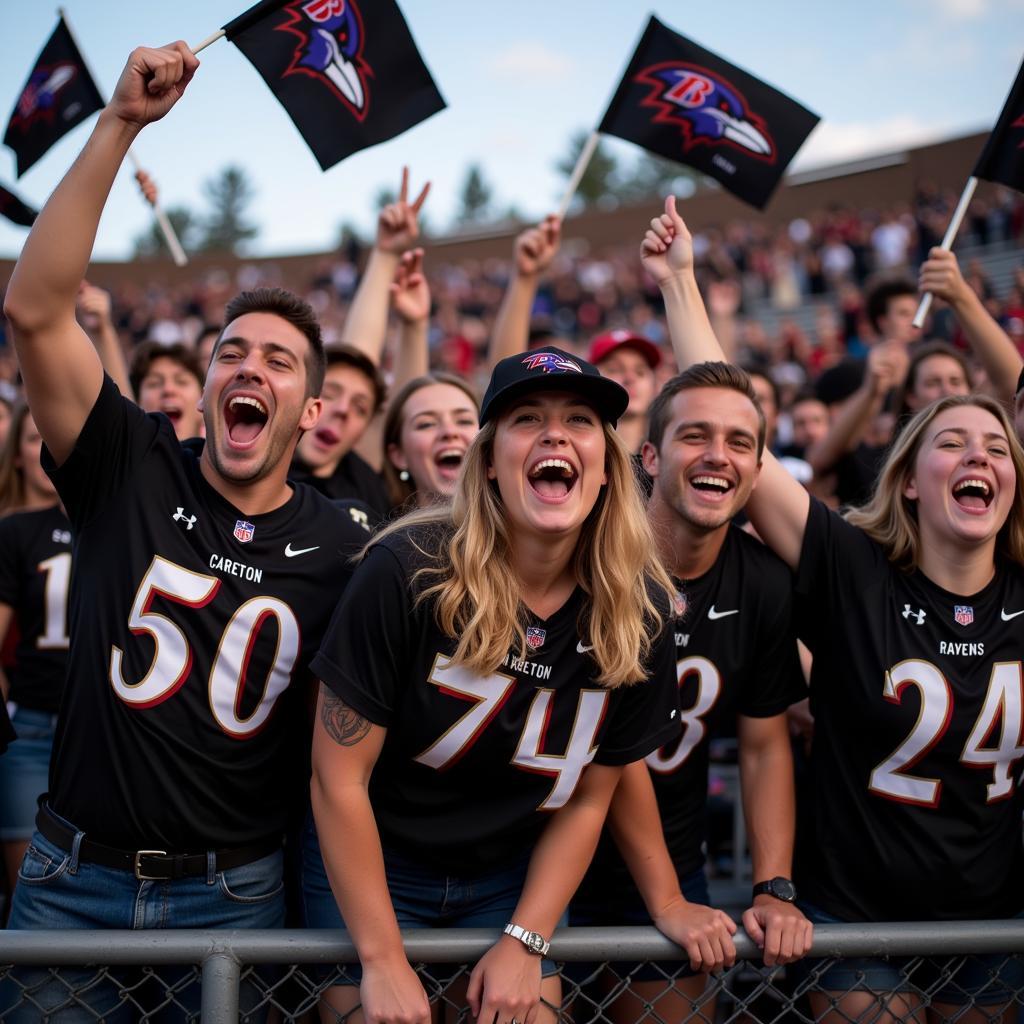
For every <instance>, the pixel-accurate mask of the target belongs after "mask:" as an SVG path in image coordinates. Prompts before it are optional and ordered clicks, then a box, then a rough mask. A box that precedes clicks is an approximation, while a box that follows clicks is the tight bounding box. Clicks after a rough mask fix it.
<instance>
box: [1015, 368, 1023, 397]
mask: <svg viewBox="0 0 1024 1024" xmlns="http://www.w3.org/2000/svg"><path fill="white" fill-rule="evenodd" d="M1021 391H1024V370H1021V371H1020V376H1019V377H1018V378H1017V390H1016V391H1014V394H1015V395H1019V394H1020V393H1021Z"/></svg>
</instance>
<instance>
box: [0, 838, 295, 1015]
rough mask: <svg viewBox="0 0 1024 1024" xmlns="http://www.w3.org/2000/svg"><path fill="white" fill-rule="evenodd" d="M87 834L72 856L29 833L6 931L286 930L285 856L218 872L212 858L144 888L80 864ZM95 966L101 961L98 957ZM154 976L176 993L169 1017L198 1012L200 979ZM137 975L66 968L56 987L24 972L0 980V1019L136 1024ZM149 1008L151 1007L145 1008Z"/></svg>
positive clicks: (251, 994) (169, 972) (162, 996)
mask: <svg viewBox="0 0 1024 1024" xmlns="http://www.w3.org/2000/svg"><path fill="white" fill-rule="evenodd" d="M83 835H84V833H81V832H79V833H78V834H77V835H76V837H75V842H74V843H73V844H72V845H73V849H72V850H64V849H62V848H61V847H60V846H57V845H56V844H55V843H52V842H50V840H48V839H47V838H45V836H43V835H41V834H40V833H39V832H36V833H35V834H34V835H33V837H32V840H31V843H30V845H29V848H28V850H27V851H26V853H25V858H24V860H23V861H22V865H21V869H20V870H19V872H18V884H17V886H16V887H15V890H14V901H13V904H12V907H11V919H10V922H9V923H8V928H9V929H54V930H61V931H63V930H68V929H80V928H96V929H103V928H129V929H135V928H280V927H281V926H282V925H283V923H284V882H283V879H282V865H283V855H282V853H281V852H280V851H276V852H274V853H272V854H270V855H269V856H266V857H262V858H260V859H259V860H255V861H252V862H251V863H249V864H244V865H242V866H241V867H237V868H231V869H229V870H227V871H217V870H216V863H215V858H214V855H213V854H212V853H211V854H210V856H209V863H210V869H209V871H208V872H207V874H206V875H205V876H201V877H193V878H179V879H175V880H174V881H139V880H138V879H137V878H136V877H135V876H134V874H132V873H131V872H128V871H120V870H116V869H114V868H107V867H103V866H101V865H98V864H91V863H87V862H86V861H82V860H79V857H78V844H79V843H80V842H81V839H82V837H83ZM97 960H98V961H100V962H101V963H102V960H103V957H102V953H100V954H99V955H98V956H97ZM156 974H157V975H158V977H159V978H160V980H161V981H162V982H163V986H162V988H163V989H171V988H174V989H175V991H174V993H173V1002H172V1003H171V1004H170V1005H169V1007H168V1011H167V1012H168V1014H169V1015H170V1019H181V1018H182V1017H183V1016H185V1013H186V1012H197V1011H198V1008H199V1001H200V988H199V984H198V978H196V980H195V981H191V982H190V981H189V980H188V979H189V975H188V973H187V972H183V971H182V970H181V969H180V968H176V967H171V968H167V969H165V968H157V969H156ZM140 977H141V975H140V974H139V972H137V971H135V972H132V971H126V972H120V971H119V972H118V973H117V975H116V976H115V975H113V974H111V975H107V976H106V977H104V976H102V974H101V972H100V971H96V970H67V971H61V972H60V978H59V980H58V979H55V978H54V976H53V975H52V974H51V973H50V972H49V971H47V970H40V969H37V968H18V969H17V970H15V971H13V972H12V974H11V976H10V977H9V978H7V979H5V980H4V981H3V982H0V1019H3V1020H4V1021H20V1020H25V1021H28V1020H39V1019H40V1016H41V1012H40V1011H41V1010H43V1011H45V1012H47V1013H49V1014H51V1015H52V1016H50V1017H49V1018H48V1019H50V1020H53V1021H55V1022H60V1024H64V1022H72V1021H78V1020H89V1021H94V1020H95V1019H96V1017H97V1016H102V1017H103V1019H104V1020H122V1019H123V1020H125V1021H133V1020H138V1019H139V1017H140V1016H141V1015H142V1010H140V1003H139V1001H138V999H137V998H136V996H137V994H138V993H139V992H140V991H142V989H140V987H139V985H140V982H139V981H138V980H137V979H139V978H140ZM182 979H184V981H183V980H182ZM150 987H152V986H150ZM27 996H28V997H30V999H29V998H27ZM145 998H147V999H154V998H155V1000H156V1003H155V1005H157V1006H159V1005H162V1004H163V1002H164V1001H165V1000H166V999H167V994H166V991H162V992H159V993H156V994H155V995H150V996H147V997H145ZM242 998H243V1005H246V1000H248V1001H249V1002H248V1005H249V1006H252V1005H254V1004H255V1002H256V1001H257V1000H258V995H257V992H256V991H255V989H251V990H249V991H248V992H247V991H246V990H245V988H244V987H243V993H242ZM152 1006H153V1004H152V1003H149V1002H146V1003H144V1004H143V1009H144V1010H145V1011H149V1010H151V1009H152ZM183 1008H184V1009H183ZM175 1014H176V1015H177V1016H175Z"/></svg>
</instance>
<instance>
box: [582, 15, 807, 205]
mask: <svg viewBox="0 0 1024 1024" xmlns="http://www.w3.org/2000/svg"><path fill="white" fill-rule="evenodd" d="M818 120H819V118H818V115H817V114H812V113H811V112H810V111H809V110H807V109H806V107H802V106H801V105H800V104H799V103H797V102H796V101H795V100H792V99H790V98H789V97H788V96H786V95H785V94H784V93H781V92H779V91H778V90H777V89H773V88H772V87H771V86H770V85H768V84H766V83H765V82H762V81H761V80H760V79H758V78H755V77H754V76H753V75H750V74H748V73H747V72H746V71H741V70H740V69H739V68H738V67H735V66H734V65H732V64H730V63H729V62H728V61H725V60H723V59H722V58H721V57H719V56H718V55H717V54H714V53H712V52H711V51H710V50H705V49H704V48H703V47H701V46H698V45H697V44H696V43H694V42H691V41H690V40H689V39H687V38H686V37H685V36H681V35H679V33H678V32H673V31H672V29H670V28H667V27H666V26H665V25H663V24H662V23H661V22H660V21H658V19H657V18H654V17H652V18H651V20H650V21H649V22H648V24H647V28H646V29H645V30H644V34H643V36H642V37H641V39H640V43H639V45H638V46H637V48H636V52H635V53H634V54H633V59H632V60H631V61H630V62H629V67H628V68H627V69H626V74H625V75H624V76H623V79H622V81H621V82H620V83H619V87H618V89H617V90H616V91H615V95H614V96H613V97H612V101H611V103H610V104H609V105H608V110H607V112H606V113H605V115H604V120H603V121H602V122H601V124H600V125H599V127H598V131H600V132H603V133H605V134H606V135H615V136H618V138H620V139H626V140H627V141H628V142H635V143H636V144H637V145H638V146H643V147H644V149H649V150H650V151H651V152H653V153H657V154H658V155H659V156H663V157H667V158H668V159H669V160H677V161H678V162H679V163H681V164H686V165H687V166H689V167H693V168H695V169H696V170H698V171H700V172H701V173H702V174H707V175H710V176H711V177H712V178H715V179H716V180H717V181H719V182H721V183H722V185H724V186H725V187H726V188H727V189H728V190H729V191H730V192H732V193H733V194H734V195H737V196H739V198H740V199H743V200H745V201H746V202H748V203H751V204H752V205H754V206H757V207H764V205H765V204H766V203H767V202H768V199H769V198H770V196H771V194H772V192H773V191H774V190H775V186H776V185H777V184H778V183H779V179H780V178H781V177H782V174H783V172H784V171H785V170H786V167H787V166H788V165H789V162H790V161H791V160H792V159H793V157H794V156H795V155H796V152H797V150H798V149H799V148H800V147H801V146H802V145H803V143H804V140H805V139H806V138H807V136H808V135H810V133H811V129H812V128H814V126H815V125H816V124H817V123H818Z"/></svg>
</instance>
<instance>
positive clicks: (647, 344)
mask: <svg viewBox="0 0 1024 1024" xmlns="http://www.w3.org/2000/svg"><path fill="white" fill-rule="evenodd" d="M622 345H625V346H626V347H627V348H631V349H634V350H635V351H637V352H639V353H640V355H642V356H643V357H644V359H646V360H647V363H648V365H649V366H650V368H651V369H652V370H656V369H657V368H658V364H659V363H660V362H661V352H660V350H659V349H658V346H657V345H655V344H654V342H653V341H650V340H649V339H647V338H645V337H644V336H643V335H642V334H634V333H633V332H632V331H625V330H619V331H608V333H607V334H599V335H598V336H597V337H596V338H594V340H593V341H592V342H591V343H590V355H589V357H588V358H589V359H590V361H591V362H592V363H593V364H594V365H595V366H596V365H597V364H598V363H600V362H601V360H602V359H607V358H608V356H610V355H611V354H612V353H613V352H614V351H615V350H616V349H617V348H619V347H620V346H622Z"/></svg>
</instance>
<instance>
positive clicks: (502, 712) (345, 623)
mask: <svg viewBox="0 0 1024 1024" xmlns="http://www.w3.org/2000/svg"><path fill="white" fill-rule="evenodd" d="M412 530H414V531H415V532H411V531H405V532H401V533H398V534H394V535H392V536H390V537H388V538H386V539H385V540H383V541H382V542H381V543H379V544H377V545H376V546H375V547H374V548H372V549H371V551H370V553H369V554H368V555H367V557H366V559H365V560H364V562H363V563H362V564H361V565H360V566H359V569H358V570H357V571H356V574H355V576H354V577H353V580H352V584H351V586H350V587H349V589H348V591H347V592H346V594H345V598H344V599H343V600H342V602H341V604H340V605H339V607H338V610H337V612H336V613H335V617H334V619H333V621H332V622H331V625H330V628H329V629H328V632H327V636H326V637H325V639H324V644H323V647H322V649H321V651H320V653H319V654H318V655H317V657H316V658H315V659H314V661H313V671H314V672H315V673H316V674H317V675H318V676H319V677H320V678H321V679H322V680H323V681H324V683H325V684H326V685H327V686H328V687H330V689H331V690H333V691H334V692H335V693H336V694H337V695H338V696H339V697H340V698H341V699H342V700H343V701H345V703H346V704H348V705H349V706H351V707H352V708H354V709H355V710H356V711H357V712H359V714H361V715H363V716H365V717H366V718H368V719H369V720H370V721H371V722H374V723H376V724H378V725H382V726H384V727H385V728H386V729H387V737H386V740H385V742H384V747H383V749H382V751H381V754H380V758H379V759H378V761H377V764H376V765H375V767H374V771H373V776H372V778H371V783H370V796H371V800H372V802H373V808H374V813H375V815H376V819H377V825H378V828H379V830H380V833H381V837H382V840H383V842H384V843H385V845H387V846H390V847H393V848H396V849H399V850H401V851H404V852H405V853H407V854H408V855H410V856H413V857H416V858H418V859H420V860H424V861H427V862H428V863H431V864H433V865H436V866H439V867H441V868H443V869H444V870H447V871H450V872H453V873H454V872H460V873H467V874H472V873H475V872H478V871H481V870H485V869H490V868H493V867H496V866H498V865H501V864H503V863H505V862H509V861H512V860H515V859H517V858H518V857H521V856H522V855H523V853H524V851H528V850H530V849H531V848H532V846H533V844H534V842H535V841H536V839H537V837H538V835H539V833H540V831H541V829H542V828H543V827H544V824H545V823H546V820H547V815H546V812H548V811H554V810H556V809H558V808H559V807H561V806H563V805H564V804H565V802H566V801H567V800H568V799H569V797H570V796H571V795H572V793H573V791H574V790H575V788H576V785H577V783H578V782H579V779H580V775H581V773H582V771H583V769H584V768H585V767H586V765H587V764H589V763H590V762H591V761H596V762H597V763H599V764H609V765H620V764H626V763H628V762H630V761H636V760H638V759H639V758H642V757H644V756H645V755H646V754H648V753H649V752H650V751H651V750H653V749H654V748H655V747H657V746H658V745H659V744H660V743H664V742H666V740H667V739H669V738H670V737H671V736H672V735H673V734H674V732H675V729H676V728H677V724H676V722H675V721H674V715H675V708H676V693H675V690H676V687H675V675H674V672H673V660H674V659H673V654H674V652H673V649H672V631H671V624H670V623H669V622H668V621H667V623H666V627H665V629H663V631H662V633H661V635H660V637H659V638H658V640H657V642H656V644H655V647H654V649H653V650H652V652H651V658H650V662H649V664H650V678H649V680H648V681H647V682H643V683H638V684H636V685H634V686H626V687H619V688H617V689H612V690H609V689H606V688H605V687H602V686H600V685H599V684H598V683H596V682H595V680H594V675H595V671H596V665H595V663H594V661H593V660H592V658H591V657H590V656H589V655H588V654H587V653H586V646H587V640H586V637H585V636H584V635H583V634H582V633H581V632H580V630H579V620H580V615H581V612H582V611H583V610H584V595H583V592H582V590H580V589H579V588H577V590H576V591H575V592H574V593H573V595H572V596H571V597H570V598H569V599H568V600H567V601H566V603H565V604H564V605H563V606H562V607H561V608H560V609H559V610H558V611H557V612H555V613H554V614H553V615H552V616H551V617H550V618H548V619H539V618H537V617H536V616H530V618H529V622H528V627H529V633H528V636H529V637H530V638H531V640H530V644H531V648H532V649H531V652H530V656H529V657H528V658H525V659H521V658H519V656H518V653H517V652H514V651H512V652H509V654H508V656H507V657H506V658H505V661H504V663H503V665H502V667H501V668H500V669H499V670H498V671H497V672H495V673H494V674H493V675H491V676H489V677H486V678H485V677H480V676H477V675H474V674H473V673H471V672H469V671H468V670H466V669H465V668H462V667H455V666H452V665H451V663H450V660H449V659H450V657H451V655H452V653H453V652H454V650H455V646H456V645H455V642H454V641H453V640H452V638H450V637H448V636H445V635H444V634H443V633H441V631H440V630H439V629H438V626H437V623H436V620H435V615H434V603H433V601H432V600H426V601H423V602H421V603H419V604H417V603H416V602H415V593H414V590H413V588H414V587H420V586H422V585H423V584H422V583H421V582H416V583H413V582H411V581H412V579H413V576H414V574H415V572H416V571H417V569H418V568H420V567H421V566H422V565H424V564H426V560H425V557H424V555H423V554H422V550H426V551H438V550H440V551H444V550H447V541H448V538H449V536H450V533H449V532H447V531H445V530H443V529H441V528H433V527H418V528H412ZM418 548H419V549H422V550H418ZM581 648H582V649H583V650H582V652H581Z"/></svg>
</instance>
